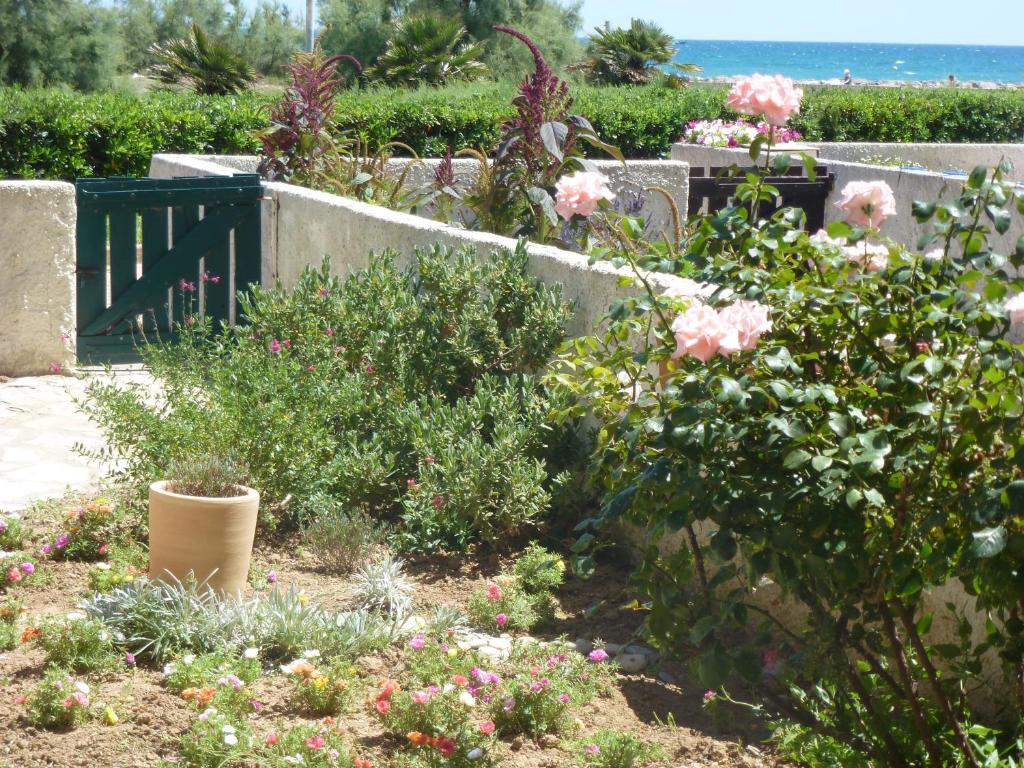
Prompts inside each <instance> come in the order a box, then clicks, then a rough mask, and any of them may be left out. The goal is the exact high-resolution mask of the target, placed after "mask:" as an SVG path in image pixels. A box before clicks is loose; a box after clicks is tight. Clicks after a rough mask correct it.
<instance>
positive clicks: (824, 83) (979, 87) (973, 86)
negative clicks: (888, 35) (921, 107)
mask: <svg viewBox="0 0 1024 768" xmlns="http://www.w3.org/2000/svg"><path fill="white" fill-rule="evenodd" d="M740 77H741V76H739V75H737V76H735V77H700V76H696V77H693V78H692V79H693V81H694V82H697V83H708V84H711V85H732V84H733V83H735V82H736V81H737V80H739V79H740ZM796 83H797V84H798V85H801V86H804V87H808V88H825V87H834V86H842V87H847V88H913V89H915V90H928V89H933V88H960V89H964V90H973V91H1004V90H1005V91H1016V90H1021V89H1024V83H1000V82H995V81H992V80H962V81H961V80H957V81H956V82H955V83H953V84H950V82H949V81H948V80H865V79H861V78H856V77H855V78H853V80H852V81H851V82H850V83H844V82H843V81H842V80H841V79H840V78H838V77H836V78H832V79H830V80H797V81H796Z"/></svg>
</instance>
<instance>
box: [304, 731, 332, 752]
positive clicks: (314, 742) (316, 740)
mask: <svg viewBox="0 0 1024 768" xmlns="http://www.w3.org/2000/svg"><path fill="white" fill-rule="evenodd" d="M326 743H327V742H325V741H324V737H323V736H321V735H320V734H319V733H318V734H317V735H316V736H310V737H309V738H308V739H306V746H307V747H309V748H310V749H323V748H324V744H326Z"/></svg>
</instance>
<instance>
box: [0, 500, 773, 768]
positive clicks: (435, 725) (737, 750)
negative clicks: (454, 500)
mask: <svg viewBox="0 0 1024 768" xmlns="http://www.w3.org/2000/svg"><path fill="white" fill-rule="evenodd" d="M82 501H85V502H88V501H90V500H88V499H85V500H82ZM80 506H81V504H80V502H79V501H78V500H66V503H63V504H57V505H50V506H43V505H40V506H39V507H37V508H35V509H34V510H33V511H31V512H30V513H29V514H28V515H27V516H26V520H25V525H24V528H25V530H26V532H27V534H28V535H27V536H26V539H25V541H24V545H25V546H26V547H27V548H29V549H32V550H35V551H39V550H40V549H41V548H42V547H43V546H44V545H45V543H48V542H51V541H52V539H53V538H54V537H55V536H58V535H60V530H62V526H60V525H59V523H58V520H57V516H58V515H62V514H64V510H66V509H69V508H70V509H71V510H76V509H78V508H79V507H80ZM115 509H118V506H117V505H115ZM287 543H288V544H290V546H283V545H284V544H285V542H275V545H274V546H267V547H264V548H262V549H260V550H259V551H258V552H257V553H256V561H255V564H254V567H253V569H252V578H251V581H252V582H253V585H254V586H253V587H252V588H251V590H250V595H251V596H261V595H262V596H264V597H266V596H267V595H269V594H270V593H271V592H272V591H279V592H287V591H288V590H290V589H294V590H295V594H296V595H300V596H301V597H300V598H299V599H297V601H296V604H297V605H300V606H303V607H306V608H308V607H309V606H323V607H324V609H325V610H328V611H337V610H345V609H352V608H354V607H355V606H356V605H357V602H358V596H357V593H358V587H357V586H356V584H357V582H358V579H357V578H356V577H351V576H349V577H345V576H336V575H330V574H327V573H325V572H324V571H323V569H322V567H321V566H320V564H319V563H318V560H317V559H316V558H315V557H314V556H313V555H312V553H310V552H308V551H303V549H302V544H301V541H297V540H292V541H290V542H287ZM285 553H288V554H285ZM514 560H515V558H514V557H513V558H510V559H506V560H505V561H504V565H505V566H506V567H505V568H504V569H503V568H502V565H503V563H502V562H501V561H499V560H498V559H496V558H493V557H484V558H481V559H479V560H478V559H476V558H473V557H471V556H470V557H459V558H438V557H434V558H423V559H420V560H418V561H415V562H411V563H409V564H408V566H407V572H406V578H407V579H408V580H409V581H410V582H412V583H413V584H415V590H414V591H413V592H412V594H411V605H410V613H409V616H415V617H420V616H423V617H429V616H430V615H431V614H432V612H433V610H434V607H435V606H436V605H438V604H449V605H451V606H452V608H453V609H461V610H462V611H465V610H466V609H467V608H468V602H469V600H468V598H469V596H470V595H471V594H474V593H479V594H483V595H487V594H488V593H490V594H492V595H493V589H491V587H492V586H493V585H495V584H498V583H501V582H500V580H501V579H502V578H503V574H505V573H508V572H511V571H512V570H513V569H514V566H513V565H512V563H513V562H514ZM104 563H106V561H104V560H99V561H95V562H93V563H88V562H82V561H79V560H68V559H61V560H55V559H53V558H52V557H43V558H42V559H41V562H40V567H39V569H38V570H37V571H36V573H35V574H33V575H34V576H35V583H32V584H27V585H24V586H21V587H20V588H19V592H18V596H19V598H20V599H21V601H22V610H21V611H20V612H19V613H18V614H17V616H16V617H15V620H14V622H13V623H14V625H15V626H16V627H17V630H18V638H17V642H16V643H15V646H14V647H13V648H12V649H10V650H6V651H4V652H3V653H0V684H2V685H0V727H2V728H3V729H4V732H5V733H6V734H8V737H7V738H6V739H5V741H4V744H3V745H0V764H5V765H18V766H51V765H59V766H75V765H105V766H152V765H158V764H178V765H216V764H225V765H257V764H259V765H266V764H270V765H288V764H298V763H297V762H296V761H295V760H294V758H295V756H296V755H302V756H303V759H304V760H305V761H306V763H305V764H316V765H320V764H322V765H335V764H337V765H355V766H366V765H374V766H390V765H475V764H480V765H508V766H523V767H524V768H525V767H527V766H531V767H532V766H537V767H538V768H539V767H540V766H555V765H567V764H573V763H576V764H581V765H587V764H593V765H605V764H607V765H628V764H633V763H619V762H611V763H601V762H597V760H598V758H599V756H600V755H601V753H602V752H603V753H604V755H605V756H606V757H611V756H612V755H613V754H614V755H622V754H626V755H632V754H634V753H635V754H636V755H638V756H639V758H640V759H639V760H638V761H637V762H636V763H635V764H636V765H683V766H711V765H730V766H732V765H740V766H757V765H769V764H771V761H770V760H769V758H768V757H766V756H765V755H763V754H760V751H759V750H758V749H756V748H750V749H748V748H747V746H746V743H747V742H748V741H751V740H753V741H755V742H756V741H757V740H759V739H760V738H761V737H762V735H763V734H762V733H761V732H760V731H758V730H757V728H756V726H755V725H754V724H753V722H752V721H744V720H743V719H742V718H741V719H740V720H731V721H730V722H729V723H725V722H716V720H715V718H714V716H713V713H712V712H711V711H709V710H708V709H707V708H705V706H704V702H703V698H702V693H703V692H702V691H701V690H700V689H699V688H698V687H695V683H693V682H692V681H691V680H690V679H689V678H688V676H687V675H686V673H685V671H684V670H682V669H681V668H679V667H678V665H675V664H671V663H665V664H664V665H660V666H657V665H656V666H653V667H652V668H650V669H649V670H648V674H644V675H641V674H634V675H625V674H622V673H620V672H617V671H615V668H614V666H613V663H614V657H609V658H607V659H606V658H605V655H604V653H603V652H602V650H601V649H603V648H604V647H605V642H604V641H607V643H608V644H612V645H611V647H612V650H613V651H614V650H615V647H614V643H617V644H618V645H620V646H622V645H625V644H628V643H629V642H630V641H632V640H633V632H634V630H635V629H636V628H637V624H638V620H637V617H636V614H635V612H633V611H630V610H624V609H622V608H621V604H622V603H623V602H624V597H625V596H624V593H623V588H624V586H625V580H626V571H625V570H624V569H621V568H617V567H612V568H610V570H609V571H607V573H606V578H605V579H604V580H603V581H602V583H601V584H596V583H592V582H582V581H577V580H572V579H570V580H569V581H568V583H566V584H565V585H564V586H562V587H560V588H559V589H557V590H556V591H555V592H554V597H553V600H554V604H553V606H552V613H551V618H550V619H549V620H548V621H547V622H546V623H544V624H542V625H540V626H538V627H537V628H536V629H535V630H533V631H532V635H531V636H532V638H533V641H532V642H528V643H524V644H520V643H519V642H518V641H513V640H512V637H515V638H520V637H524V636H526V635H525V633H524V632H521V631H520V632H515V633H512V637H510V638H507V639H508V640H509V641H510V642H509V645H510V648H511V650H510V657H508V658H505V659H500V658H488V657H486V656H482V655H480V654H479V653H478V651H477V650H474V649H472V648H470V647H469V645H470V643H467V642H465V641H460V640H459V637H463V635H462V634H461V633H460V635H459V637H455V636H453V637H448V633H447V631H446V632H442V633H437V632H434V631H433V630H431V629H430V628H428V627H427V626H420V627H419V628H417V627H418V626H419V625H418V622H415V621H410V622H408V626H407V627H406V628H405V629H404V630H403V631H402V632H401V633H400V634H398V635H396V636H395V637H394V638H392V639H391V640H390V641H388V642H387V643H385V644H384V645H383V646H382V647H380V648H379V649H377V650H374V651H370V652H365V653H359V654H358V655H351V656H348V655H339V656H332V655H330V654H329V653H327V652H325V651H321V650H320V649H317V648H307V649H303V652H300V653H298V654H295V658H290V657H289V658H288V659H287V660H284V661H282V659H283V658H284V657H281V656H280V654H278V656H279V657H278V658H275V657H274V651H273V650H272V649H268V648H265V647H262V648H255V647H253V648H252V649H242V650H241V651H240V652H237V653H234V654H232V653H227V652H214V653H212V654H211V653H208V654H202V653H183V652H177V651H168V655H167V660H156V659H153V658H148V659H147V654H146V653H145V652H142V653H138V654H130V653H129V652H126V651H125V650H124V648H125V647H126V646H125V645H124V644H122V643H119V642H118V641H117V640H116V639H113V638H111V640H112V643H113V645H112V647H111V649H110V653H109V654H108V655H106V656H104V654H102V653H101V654H99V655H98V657H97V658H98V659H100V661H99V662H98V663H95V664H86V665H85V666H89V667H91V669H89V671H81V672H76V671H69V672H68V673H67V674H68V675H69V676H70V680H68V681H66V685H67V686H68V695H69V696H72V697H74V696H76V695H77V697H78V698H77V699H73V701H74V704H73V706H72V707H65V706H64V699H60V700H59V701H57V702H56V707H57V710H56V711H58V712H62V711H66V710H70V709H75V710H76V711H75V712H73V713H69V717H70V719H71V720H73V721H74V725H73V726H71V725H67V724H65V725H58V724H54V725H53V726H51V727H43V726H42V725H34V724H32V723H31V722H30V719H29V718H31V717H32V712H33V706H34V699H33V698H32V697H33V696H34V695H36V694H34V693H33V692H34V691H35V690H37V689H38V687H39V684H40V681H41V680H42V679H43V677H44V676H45V674H46V666H45V661H46V658H47V657H48V656H53V655H60V654H62V653H67V651H68V649H69V647H70V646H71V644H70V643H69V641H68V640H67V638H66V637H65V638H64V639H63V640H60V639H58V640H57V641H56V642H55V643H54V644H51V645H49V646H48V648H49V650H47V649H44V648H43V647H41V644H40V642H39V639H38V638H37V637H34V633H35V632H40V631H42V632H52V628H53V627H67V626H69V625H77V626H79V627H80V626H84V625H85V624H88V623H89V622H92V621H94V619H92V618H89V617H87V616H86V615H85V612H84V611H82V610H81V607H80V604H81V602H82V600H83V599H84V598H86V597H87V596H88V595H89V594H90V593H91V589H90V587H89V576H88V574H89V572H90V570H91V571H93V572H95V571H96V569H97V565H98V564H104ZM100 570H101V571H102V570H103V569H100ZM268 577H269V578H268ZM271 582H272V583H271ZM121 586H122V588H123V585H121ZM108 594H111V593H109V592H108ZM484 599H485V601H486V597H485V598H484ZM493 604H494V605H497V601H493ZM595 605H598V606H599V607H598V608H597V609H596V611H594V612H593V613H588V609H589V608H592V607H593V606H595ZM101 626H102V625H101ZM498 629H499V628H498V627H495V628H494V629H492V630H480V632H491V633H493V635H494V636H495V637H496V638H497V637H499V636H500V634H501V633H500V632H498V631H497V630H498ZM73 631H74V632H75V633H80V631H79V630H78V629H75V630H73ZM111 634H113V633H111ZM560 637H561V638H572V639H575V638H576V637H581V638H585V639H587V640H594V639H596V640H597V650H589V651H588V652H587V653H586V654H584V653H581V652H580V651H579V650H577V648H576V647H574V645H573V643H572V642H565V643H564V644H562V645H559V644H557V643H556V644H552V645H544V644H545V643H547V642H551V641H557V640H558V638H560ZM23 641H24V642H23ZM99 644H100V645H101V646H102V642H100V643H99ZM129 645H130V644H129ZM460 646H461V647H460ZM588 647H589V645H588V646H586V647H584V648H583V650H587V648H588ZM218 653H220V655H219V656H218ZM211 660H212V661H211ZM78 661H79V663H80V664H81V663H83V662H82V659H81V658H79V660H78ZM94 661H95V660H94ZM204 665H205V666H204ZM538 667H540V669H538ZM80 668H81V667H80ZM580 673H583V674H590V675H591V678H592V679H591V681H590V682H589V683H586V684H581V683H579V681H578V677H579V675H580ZM61 674H62V675H63V674H64V673H61ZM325 691H326V693H325ZM332 691H335V692H338V691H340V692H341V693H340V694H338V695H336V696H333V697H332V696H331V695H327V694H330V693H331V692H332ZM513 694H514V695H515V696H518V697H519V698H520V699H521V700H522V699H524V698H525V697H533V698H534V701H535V706H533V707H532V708H528V707H527V706H526V702H525V700H523V701H519V702H514V703H513V702H510V699H511V698H512V696H513ZM79 699H80V700H81V701H79ZM470 699H472V701H470ZM418 702H422V703H418ZM536 702H541V703H543V706H539V705H536ZM218 705H219V706H218ZM211 706H212V707H213V708H214V709H216V710H217V711H216V712H213V713H211V712H210V707H211ZM233 708H237V709H236V711H237V712H240V713H241V714H240V715H236V714H230V715H228V714H226V713H229V712H231V711H232V709H233ZM520 712H523V713H526V714H524V715H523V716H522V717H519V716H518V714H519V713H520ZM204 713H205V716H204ZM442 724H444V725H446V726H447V727H448V729H449V731H450V732H445V731H444V730H443V728H444V725H442ZM432 729H434V732H431V731H432ZM438 729H441V730H438ZM188 733H191V734H192V735H193V736H194V737H196V738H192V739H189V738H188V737H186V739H185V741H182V735H183V734H188ZM211 734H212V735H211ZM622 734H631V738H630V739H628V740H627V741H628V743H625V746H624V743H622V740H623V739H624V738H625V737H624V736H622ZM250 738H251V739H252V742H251V746H247V745H249V739H250ZM451 739H454V742H452V741H451ZM634 741H635V742H636V744H635V745H633V742H634ZM189 745H191V746H189ZM197 745H198V746H197ZM630 745H633V746H630ZM474 749H480V750H481V752H480V753H479V754H475V753H474V752H473V750H474ZM218 750H220V752H218ZM332 750H337V753H338V754H337V758H336V759H334V758H332V755H333V752H332ZM214 753H217V754H220V757H217V756H216V755H215V754H214ZM226 754H231V755H234V756H233V757H230V758H229V759H228V762H226V763H220V762H218V761H219V760H220V759H221V758H223V757H224V755H226ZM289 758H291V759H289ZM204 760H205V761H206V762H204ZM316 760H320V762H316ZM260 761H262V762H260ZM346 761H347V762H346ZM359 761H366V762H359Z"/></svg>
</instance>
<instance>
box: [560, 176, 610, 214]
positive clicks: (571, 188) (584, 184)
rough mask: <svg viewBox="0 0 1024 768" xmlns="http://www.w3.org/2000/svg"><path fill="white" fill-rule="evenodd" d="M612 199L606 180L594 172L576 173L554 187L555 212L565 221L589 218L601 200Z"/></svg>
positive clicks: (561, 179) (563, 178)
mask: <svg viewBox="0 0 1024 768" xmlns="http://www.w3.org/2000/svg"><path fill="white" fill-rule="evenodd" d="M614 199H615V195H614V194H613V193H612V191H611V190H610V189H609V188H608V179H607V178H605V177H604V176H603V175H601V174H600V173H597V172H595V171H577V172H576V173H573V174H571V175H569V176H563V177H562V178H560V179H559V180H558V183H557V184H556V185H555V212H556V213H558V215H559V216H561V217H562V218H563V219H565V220H566V221H569V220H570V219H571V218H572V217H573V216H576V215H579V216H591V215H593V213H594V211H596V210H597V206H598V205H599V204H600V202H601V201H602V200H614Z"/></svg>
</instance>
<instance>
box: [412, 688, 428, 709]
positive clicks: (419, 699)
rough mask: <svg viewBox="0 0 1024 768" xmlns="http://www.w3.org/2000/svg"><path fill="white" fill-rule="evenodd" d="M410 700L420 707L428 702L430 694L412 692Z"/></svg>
mask: <svg viewBox="0 0 1024 768" xmlns="http://www.w3.org/2000/svg"><path fill="white" fill-rule="evenodd" d="M412 700H413V702H414V703H416V704H419V705H420V706H422V705H424V704H426V703H427V702H428V701H430V694H429V693H428V692H427V691H413V693H412Z"/></svg>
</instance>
